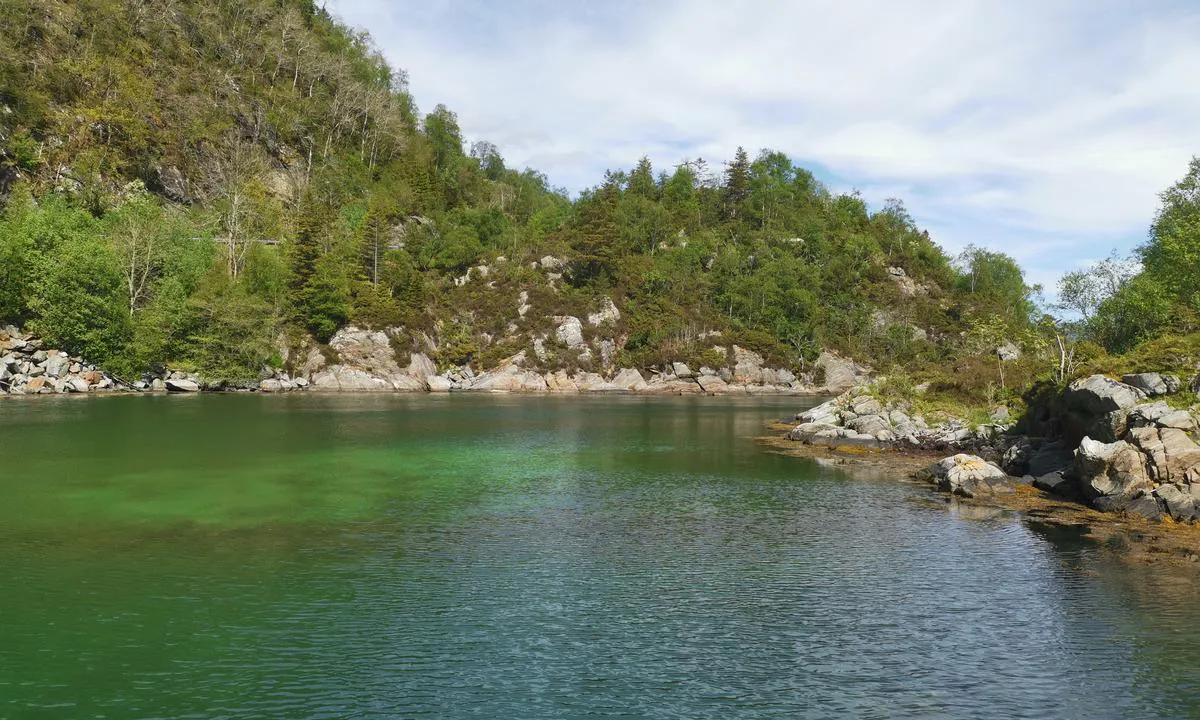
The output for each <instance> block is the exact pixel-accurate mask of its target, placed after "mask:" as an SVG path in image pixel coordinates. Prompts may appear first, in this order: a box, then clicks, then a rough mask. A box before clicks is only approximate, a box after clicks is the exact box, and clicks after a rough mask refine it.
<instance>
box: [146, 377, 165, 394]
mask: <svg viewBox="0 0 1200 720" xmlns="http://www.w3.org/2000/svg"><path fill="white" fill-rule="evenodd" d="M150 389H151V390H153V391H155V392H163V391H165V390H166V389H167V384H166V383H165V382H164V381H163V379H162V378H154V379H153V380H151V381H150Z"/></svg>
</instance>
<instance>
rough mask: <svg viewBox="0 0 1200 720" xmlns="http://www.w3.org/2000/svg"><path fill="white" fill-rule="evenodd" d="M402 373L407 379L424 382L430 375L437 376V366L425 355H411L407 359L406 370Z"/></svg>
mask: <svg viewBox="0 0 1200 720" xmlns="http://www.w3.org/2000/svg"><path fill="white" fill-rule="evenodd" d="M404 372H405V374H407V375H408V376H409V377H412V378H416V379H418V380H421V381H424V380H425V378H427V377H429V376H431V375H437V366H436V365H434V364H433V361H432V360H430V359H429V356H428V355H426V354H425V353H413V354H412V355H410V356H409V358H408V368H406V369H405V371H404Z"/></svg>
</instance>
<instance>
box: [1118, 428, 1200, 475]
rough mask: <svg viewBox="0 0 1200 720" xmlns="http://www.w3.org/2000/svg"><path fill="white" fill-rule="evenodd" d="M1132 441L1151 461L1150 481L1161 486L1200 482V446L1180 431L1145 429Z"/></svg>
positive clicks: (1136, 430) (1137, 430)
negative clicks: (1172, 483) (1161, 484)
mask: <svg viewBox="0 0 1200 720" xmlns="http://www.w3.org/2000/svg"><path fill="white" fill-rule="evenodd" d="M1128 440H1129V442H1130V443H1132V444H1133V445H1134V447H1136V448H1137V449H1138V450H1140V451H1141V452H1142V454H1143V455H1145V456H1146V457H1147V458H1149V461H1150V462H1149V467H1148V470H1149V475H1150V479H1152V480H1153V481H1155V482H1159V483H1170V482H1175V483H1200V446H1198V445H1196V443H1195V442H1193V441H1192V439H1191V438H1190V437H1188V434H1187V433H1185V432H1184V431H1182V430H1179V429H1177V428H1157V427H1142V428H1134V429H1132V430H1130V431H1129V435H1128Z"/></svg>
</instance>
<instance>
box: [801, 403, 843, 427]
mask: <svg viewBox="0 0 1200 720" xmlns="http://www.w3.org/2000/svg"><path fill="white" fill-rule="evenodd" d="M840 411H841V408H839V407H838V401H837V399H836V398H834V399H833V400H828V401H826V402H823V403H821V404H820V405H817V406H816V407H813V408H809V409H808V410H805V411H804V412H802V413H800V414H799V415H797V416H796V420H798V421H800V422H802V423H822V424H827V425H836V424H838V422H839V418H840Z"/></svg>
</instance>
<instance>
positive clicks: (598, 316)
mask: <svg viewBox="0 0 1200 720" xmlns="http://www.w3.org/2000/svg"><path fill="white" fill-rule="evenodd" d="M620 319H621V311H620V310H618V309H617V306H616V305H614V304H613V301H612V298H610V297H608V296H605V297H603V298H601V300H600V310H599V311H597V312H594V313H591V314H590V315H588V324H589V325H604V324H608V325H611V324H613V323H615V322H616V321H618V320H620Z"/></svg>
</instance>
